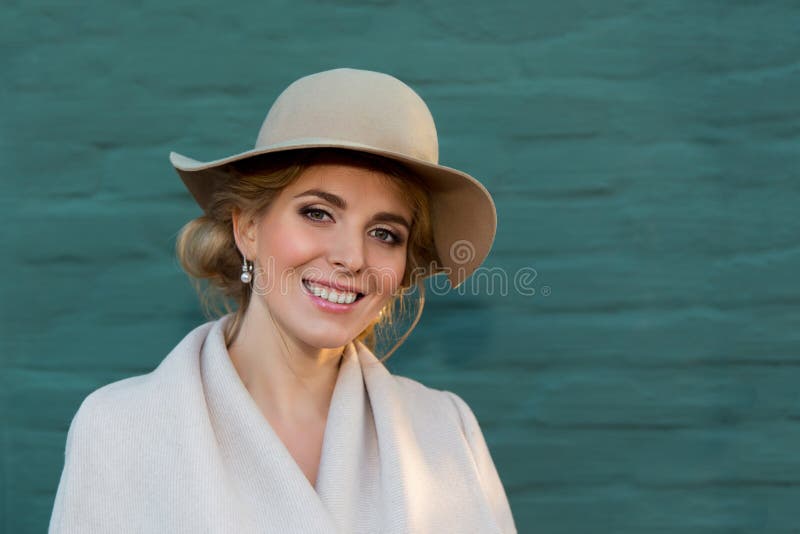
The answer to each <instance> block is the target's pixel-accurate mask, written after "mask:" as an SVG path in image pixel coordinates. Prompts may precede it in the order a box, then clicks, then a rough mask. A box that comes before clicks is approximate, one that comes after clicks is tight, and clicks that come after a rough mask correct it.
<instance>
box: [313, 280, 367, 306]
mask: <svg viewBox="0 0 800 534" xmlns="http://www.w3.org/2000/svg"><path fill="white" fill-rule="evenodd" d="M303 285H305V286H306V288H307V289H308V290H309V291H311V293H313V294H314V295H316V296H317V297H320V298H323V299H325V300H327V301H329V302H333V303H336V304H352V302H353V301H354V300H356V297H358V295H357V294H356V293H337V291H336V290H335V289H328V288H327V287H325V286H318V285H314V284H312V283H311V282H309V281H308V280H303Z"/></svg>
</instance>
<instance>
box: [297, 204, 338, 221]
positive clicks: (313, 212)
mask: <svg viewBox="0 0 800 534" xmlns="http://www.w3.org/2000/svg"><path fill="white" fill-rule="evenodd" d="M300 214H301V215H303V216H304V217H305V218H307V219H310V220H312V221H323V220H324V217H325V216H328V217H330V218H332V217H331V214H330V213H328V212H327V211H325V210H323V209H321V208H310V207H305V208H301V209H300Z"/></svg>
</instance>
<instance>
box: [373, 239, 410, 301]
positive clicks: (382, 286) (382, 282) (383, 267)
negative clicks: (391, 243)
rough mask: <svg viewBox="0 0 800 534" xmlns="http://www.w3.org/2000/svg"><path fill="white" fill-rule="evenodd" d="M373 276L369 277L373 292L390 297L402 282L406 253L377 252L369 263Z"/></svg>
mask: <svg viewBox="0 0 800 534" xmlns="http://www.w3.org/2000/svg"><path fill="white" fill-rule="evenodd" d="M370 264H371V266H372V268H373V269H374V271H373V272H374V276H370V277H369V278H370V283H371V284H372V283H374V284H375V285H374V286H373V291H376V292H378V293H381V294H385V295H387V297H390V296H391V294H392V293H394V292H395V291H396V290H397V288H398V287H399V286H400V284H401V283H402V281H403V274H404V273H405V267H406V252H405V249H404V250H403V251H402V252H398V251H391V252H385V251H379V252H377V253H376V254H375V259H374V261H372V262H371V263H370Z"/></svg>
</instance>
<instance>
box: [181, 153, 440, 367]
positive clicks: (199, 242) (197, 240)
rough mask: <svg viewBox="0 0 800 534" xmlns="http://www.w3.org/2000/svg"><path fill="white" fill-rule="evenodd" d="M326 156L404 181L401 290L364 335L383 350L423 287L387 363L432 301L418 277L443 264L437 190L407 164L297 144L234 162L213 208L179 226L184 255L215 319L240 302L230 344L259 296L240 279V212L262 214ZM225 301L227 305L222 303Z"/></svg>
mask: <svg viewBox="0 0 800 534" xmlns="http://www.w3.org/2000/svg"><path fill="white" fill-rule="evenodd" d="M326 162H337V163H346V164H350V165H355V166H359V167H363V168H369V169H373V170H377V171H380V172H381V173H382V174H384V175H385V176H386V177H387V179H389V180H390V181H391V182H393V183H394V184H395V185H396V186H398V191H399V192H400V194H401V196H402V198H403V199H404V200H405V201H406V202H407V203H408V205H409V207H410V208H411V209H412V214H413V215H412V219H411V220H412V225H411V229H410V231H409V237H408V246H407V255H406V268H405V272H404V274H403V279H402V281H401V284H400V291H399V292H398V293H397V294H396V295H395V297H394V298H392V300H391V301H390V302H389V303H388V304H387V305H386V306H385V307H384V309H382V310H381V313H380V314H379V315H378V317H376V318H375V319H374V320H373V321H372V322H371V323H370V324H369V325H368V326H367V327H366V328H365V329H364V330H363V331H362V332H361V333H359V334H358V335H357V336H356V339H358V340H360V341H361V342H363V343H364V344H365V345H366V346H367V347H368V348H369V349H370V350H372V351H373V352H376V351H377V346H378V342H379V341H382V340H383V339H384V337H389V336H387V335H386V334H385V332H387V331H389V330H391V331H392V333H395V328H396V323H397V322H398V321H399V319H402V317H403V315H404V314H405V312H406V304H407V303H406V297H407V296H408V295H409V294H410V293H412V292H413V290H414V288H416V289H418V290H419V298H418V299H417V305H418V310H417V313H416V316H415V317H414V320H413V322H412V324H411V326H410V327H409V328H408V330H407V331H406V332H405V333H404V334H403V335H402V336H400V337H399V338H397V339H396V341H395V344H394V346H393V347H392V349H391V350H389V351H388V352H387V353H386V354H385V355H383V356H382V357H381V358H380V359H381V361H382V362H383V361H386V359H388V358H389V356H391V354H392V353H393V352H394V351H395V350H397V348H398V347H400V345H401V344H402V343H403V342H404V341H405V340H406V338H407V337H408V335H409V334H410V333H411V331H412V330H413V329H414V327H415V326H416V325H417V323H418V322H419V318H420V316H421V315H422V309H423V307H424V303H425V285H424V278H422V277H420V276H417V275H419V274H420V273H421V272H424V271H423V270H424V269H425V268H426V267H429V266H431V265H434V264H437V265H438V264H439V257H438V255H437V253H436V249H435V246H434V241H433V228H432V221H431V215H430V191H429V189H428V188H427V186H426V184H425V182H424V181H423V180H422V179H421V178H420V177H419V176H417V175H416V174H415V173H414V172H412V171H411V170H410V169H408V168H406V167H405V166H404V165H402V164H400V163H399V162H396V161H394V160H390V159H387V158H383V157H381V156H376V155H373V154H368V153H365V152H357V151H352V150H346V149H335V148H314V149H299V150H290V151H286V152H281V153H276V154H269V155H265V156H262V157H258V156H256V157H254V158H250V159H248V160H244V161H241V162H236V163H234V164H231V165H229V168H228V171H229V178H228V179H227V181H225V182H224V183H222V184H220V186H219V187H218V188H217V189H216V191H215V193H214V195H213V196H212V198H211V201H210V202H209V205H208V208H207V211H206V214H204V215H202V216H200V217H197V218H196V219H193V220H191V221H189V222H188V223H187V224H185V225H184V226H183V227H182V228H181V229H180V231H179V232H178V236H177V241H176V244H175V251H176V255H177V258H178V261H179V262H180V265H181V267H182V268H183V270H184V271H186V273H187V274H188V275H189V277H190V279H191V281H192V285H193V287H194V288H195V291H196V292H197V294H198V296H199V298H200V301H201V304H202V307H203V311H204V313H205V316H206V317H207V318H208V319H213V318H214V317H215V316H217V317H218V316H221V315H222V314H223V313H233V311H232V310H231V307H230V301H231V300H232V301H234V302H235V303H236V304H238V306H237V309H236V312H235V314H234V316H233V318H232V320H230V321H228V323H227V325H226V328H225V344H226V346H227V345H230V343H232V342H233V340H234V339H235V338H236V336H237V335H238V333H239V329H240V328H241V324H242V319H243V317H244V313H245V312H246V311H247V307H248V305H249V303H250V299H251V296H252V288H251V286H250V284H244V283H242V281H241V280H240V275H241V273H242V261H243V260H242V256H241V254H240V253H239V250H238V248H237V247H236V242H235V240H234V235H233V221H232V216H233V214H234V213H235V212H236V213H241V214H242V215H243V216H244V217H247V218H249V217H253V218H259V217H260V216H262V215H263V214H264V213H265V212H266V210H267V208H268V207H269V206H270V204H271V203H272V202H273V200H274V199H275V198H276V197H277V196H278V195H279V194H280V192H281V191H282V190H283V188H285V187H286V186H288V185H290V184H291V183H293V182H294V181H295V180H297V179H298V178H299V177H300V175H301V174H302V173H303V171H305V170H306V169H307V168H308V167H310V166H311V165H314V164H318V163H326ZM204 281H205V282H206V283H205V287H204V284H203V282H204ZM220 302H221V304H222V306H223V307H224V311H223V310H221V309H220V307H219V303H220ZM395 337H396V336H395Z"/></svg>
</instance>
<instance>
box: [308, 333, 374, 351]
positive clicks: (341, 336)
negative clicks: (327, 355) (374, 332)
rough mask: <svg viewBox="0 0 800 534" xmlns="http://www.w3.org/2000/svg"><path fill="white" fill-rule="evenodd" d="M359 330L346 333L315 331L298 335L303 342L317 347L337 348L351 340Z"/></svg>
mask: <svg viewBox="0 0 800 534" xmlns="http://www.w3.org/2000/svg"><path fill="white" fill-rule="evenodd" d="M360 332H361V331H360V330H359V331H358V332H355V333H352V334H347V333H342V332H325V331H319V330H317V331H315V332H314V333H309V334H308V335H301V336H299V337H300V339H302V340H303V342H304V343H306V344H307V345H310V346H312V347H316V348H318V349H337V348H339V347H343V346H345V345H347V344H348V343H350V342H351V341H353V339H355V338H356V336H358V334H359V333H360Z"/></svg>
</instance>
